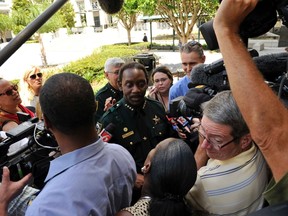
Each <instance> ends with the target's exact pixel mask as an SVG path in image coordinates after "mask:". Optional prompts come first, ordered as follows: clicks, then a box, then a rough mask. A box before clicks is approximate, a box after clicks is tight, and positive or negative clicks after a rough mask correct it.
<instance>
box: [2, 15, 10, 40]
mask: <svg viewBox="0 0 288 216" xmlns="http://www.w3.org/2000/svg"><path fill="white" fill-rule="evenodd" d="M0 20H1V22H0V38H1V39H2V40H3V42H7V39H6V34H7V33H8V32H9V31H11V30H12V28H13V20H12V18H11V17H10V16H9V15H8V14H0Z"/></svg>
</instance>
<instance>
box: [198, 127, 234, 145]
mask: <svg viewBox="0 0 288 216" xmlns="http://www.w3.org/2000/svg"><path fill="white" fill-rule="evenodd" d="M200 127H201V124H200V125H199V126H198V127H197V131H198V134H199V136H200V137H201V138H203V140H206V141H207V142H208V143H209V144H210V145H212V146H213V147H214V148H215V149H217V150H220V149H222V148H224V147H225V146H227V145H229V144H230V143H232V142H234V141H235V140H237V139H238V137H234V138H233V139H232V140H230V141H228V142H226V143H224V144H221V142H219V141H218V140H215V139H209V138H208V137H207V136H206V135H204V134H203V132H201V130H202V129H200Z"/></svg>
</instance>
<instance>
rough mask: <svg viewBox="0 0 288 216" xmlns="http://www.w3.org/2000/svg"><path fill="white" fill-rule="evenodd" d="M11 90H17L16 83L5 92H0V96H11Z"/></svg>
mask: <svg viewBox="0 0 288 216" xmlns="http://www.w3.org/2000/svg"><path fill="white" fill-rule="evenodd" d="M13 91H18V86H17V85H12V86H10V87H9V89H7V90H6V91H5V92H3V93H1V94H0V96H2V95H7V96H11V95H12V94H13Z"/></svg>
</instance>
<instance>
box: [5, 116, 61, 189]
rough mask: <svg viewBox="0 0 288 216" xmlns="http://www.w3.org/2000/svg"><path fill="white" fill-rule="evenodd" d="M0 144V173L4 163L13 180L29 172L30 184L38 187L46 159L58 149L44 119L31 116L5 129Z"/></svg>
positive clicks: (41, 183)
mask: <svg viewBox="0 0 288 216" xmlns="http://www.w3.org/2000/svg"><path fill="white" fill-rule="evenodd" d="M6 136H7V137H6V138H4V139H3V140H2V141H1V143H0V176H2V170H3V167H4V166H7V167H8V168H9V170H10V179H11V180H12V181H17V180H19V179H21V178H22V177H24V176H25V175H27V174H28V173H32V175H33V177H34V182H33V186H35V187H37V188H39V189H40V188H42V187H43V186H44V180H45V177H46V175H47V173H48V169H49V165H50V161H51V160H53V159H54V158H55V155H56V154H57V152H58V144H57V142H56V140H55V138H54V136H53V134H51V133H50V132H49V131H48V130H46V129H45V128H44V122H38V118H32V119H29V120H28V121H25V122H23V123H21V124H19V125H18V126H17V127H15V128H13V129H12V130H10V131H8V132H6Z"/></svg>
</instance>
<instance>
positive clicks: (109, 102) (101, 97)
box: [95, 57, 125, 122]
mask: <svg viewBox="0 0 288 216" xmlns="http://www.w3.org/2000/svg"><path fill="white" fill-rule="evenodd" d="M124 63H125V62H124V60H123V59H121V58H116V57H115V58H109V59H107V60H106V62H105V65H104V74H105V77H106V78H107V80H108V83H107V84H106V85H105V86H104V87H103V88H101V89H99V91H98V92H97V93H96V96H95V98H96V101H97V106H98V107H97V112H96V115H95V122H97V121H98V120H99V119H100V117H101V116H102V115H103V114H104V112H105V111H107V110H108V109H109V108H110V107H111V106H113V105H114V104H115V103H116V102H117V101H118V100H120V99H121V98H122V97H123V93H122V91H120V90H119V87H118V84H117V80H118V72H119V69H120V67H121V66H122V65H123V64H124Z"/></svg>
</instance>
